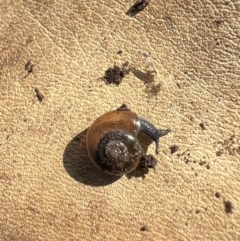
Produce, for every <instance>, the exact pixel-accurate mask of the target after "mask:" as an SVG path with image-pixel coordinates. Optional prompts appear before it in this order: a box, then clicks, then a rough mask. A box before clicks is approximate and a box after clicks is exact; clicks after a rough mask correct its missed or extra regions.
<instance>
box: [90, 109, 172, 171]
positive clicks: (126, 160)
mask: <svg viewBox="0 0 240 241" xmlns="http://www.w3.org/2000/svg"><path fill="white" fill-rule="evenodd" d="M141 131H142V132H144V133H145V134H146V135H147V136H148V137H149V138H151V139H152V140H154V141H155V143H156V153H158V144H159V138H160V137H161V136H163V135H166V134H167V133H169V132H170V130H169V129H167V130H158V129H156V128H155V127H154V126H153V125H152V124H151V123H150V122H149V121H148V120H146V119H144V118H141V117H139V116H138V115H137V114H136V113H134V112H132V111H131V110H129V109H128V108H127V106H126V105H122V106H121V107H120V108H118V109H117V110H115V111H110V112H107V113H105V114H103V115H101V116H100V117H98V118H97V119H96V120H95V121H94V122H93V124H92V125H91V126H90V128H89V129H88V131H87V137H86V143H87V151H88V156H89V158H90V159H91V161H92V162H93V164H94V165H95V166H96V167H97V168H98V169H100V170H102V171H104V172H105V173H107V174H111V175H117V176H121V175H123V174H126V173H129V172H131V171H133V170H134V169H135V168H136V167H137V166H138V164H139V162H140V159H141V157H142V156H143V149H142V147H141V145H140V143H139V141H138V139H137V136H138V134H139V132H141Z"/></svg>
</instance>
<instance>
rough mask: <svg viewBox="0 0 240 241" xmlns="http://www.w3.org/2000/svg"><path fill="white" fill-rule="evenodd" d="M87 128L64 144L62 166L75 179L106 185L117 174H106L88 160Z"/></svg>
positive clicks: (116, 178)
mask: <svg viewBox="0 0 240 241" xmlns="http://www.w3.org/2000/svg"><path fill="white" fill-rule="evenodd" d="M86 134H87V129H86V130H84V131H82V132H81V133H79V134H78V135H76V136H75V137H74V138H73V139H72V140H71V141H70V142H69V143H68V144H67V146H66V148H65V150H64V154H63V166H64V168H65V169H66V171H67V173H68V174H69V176H70V177H72V178H73V179H74V180H75V181H77V182H81V183H83V184H85V185H90V186H106V185H109V184H111V183H113V182H115V181H117V180H118V179H119V178H120V177H119V176H111V175H106V174H104V173H103V172H101V171H100V170H98V169H97V168H96V167H95V166H94V165H93V164H92V163H91V161H90V159H89V158H88V155H87V149H86Z"/></svg>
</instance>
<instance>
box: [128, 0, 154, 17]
mask: <svg viewBox="0 0 240 241" xmlns="http://www.w3.org/2000/svg"><path fill="white" fill-rule="evenodd" d="M149 3H150V0H137V1H136V2H135V3H134V4H133V5H132V6H131V7H130V9H129V10H128V11H127V12H126V14H127V15H129V16H131V17H133V16H135V15H136V14H138V13H139V12H141V11H143V10H144V9H145V7H147V5H148V4H149Z"/></svg>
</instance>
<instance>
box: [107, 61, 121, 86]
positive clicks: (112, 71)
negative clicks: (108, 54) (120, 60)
mask: <svg viewBox="0 0 240 241" xmlns="http://www.w3.org/2000/svg"><path fill="white" fill-rule="evenodd" d="M123 78H124V72H123V71H122V69H121V68H120V67H119V66H117V65H114V67H113V68H112V67H110V68H109V69H107V70H106V71H105V76H104V80H105V81H106V82H107V83H108V84H115V85H119V84H120V83H121V82H122V80H123Z"/></svg>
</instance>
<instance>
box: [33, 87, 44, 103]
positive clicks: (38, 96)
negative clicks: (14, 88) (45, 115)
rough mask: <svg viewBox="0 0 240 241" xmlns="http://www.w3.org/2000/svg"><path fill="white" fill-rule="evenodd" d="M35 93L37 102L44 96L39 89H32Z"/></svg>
mask: <svg viewBox="0 0 240 241" xmlns="http://www.w3.org/2000/svg"><path fill="white" fill-rule="evenodd" d="M34 91H35V93H36V96H37V98H38V101H39V102H42V100H43V98H44V95H43V94H42V93H41V92H40V91H39V89H37V88H35V89H34Z"/></svg>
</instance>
